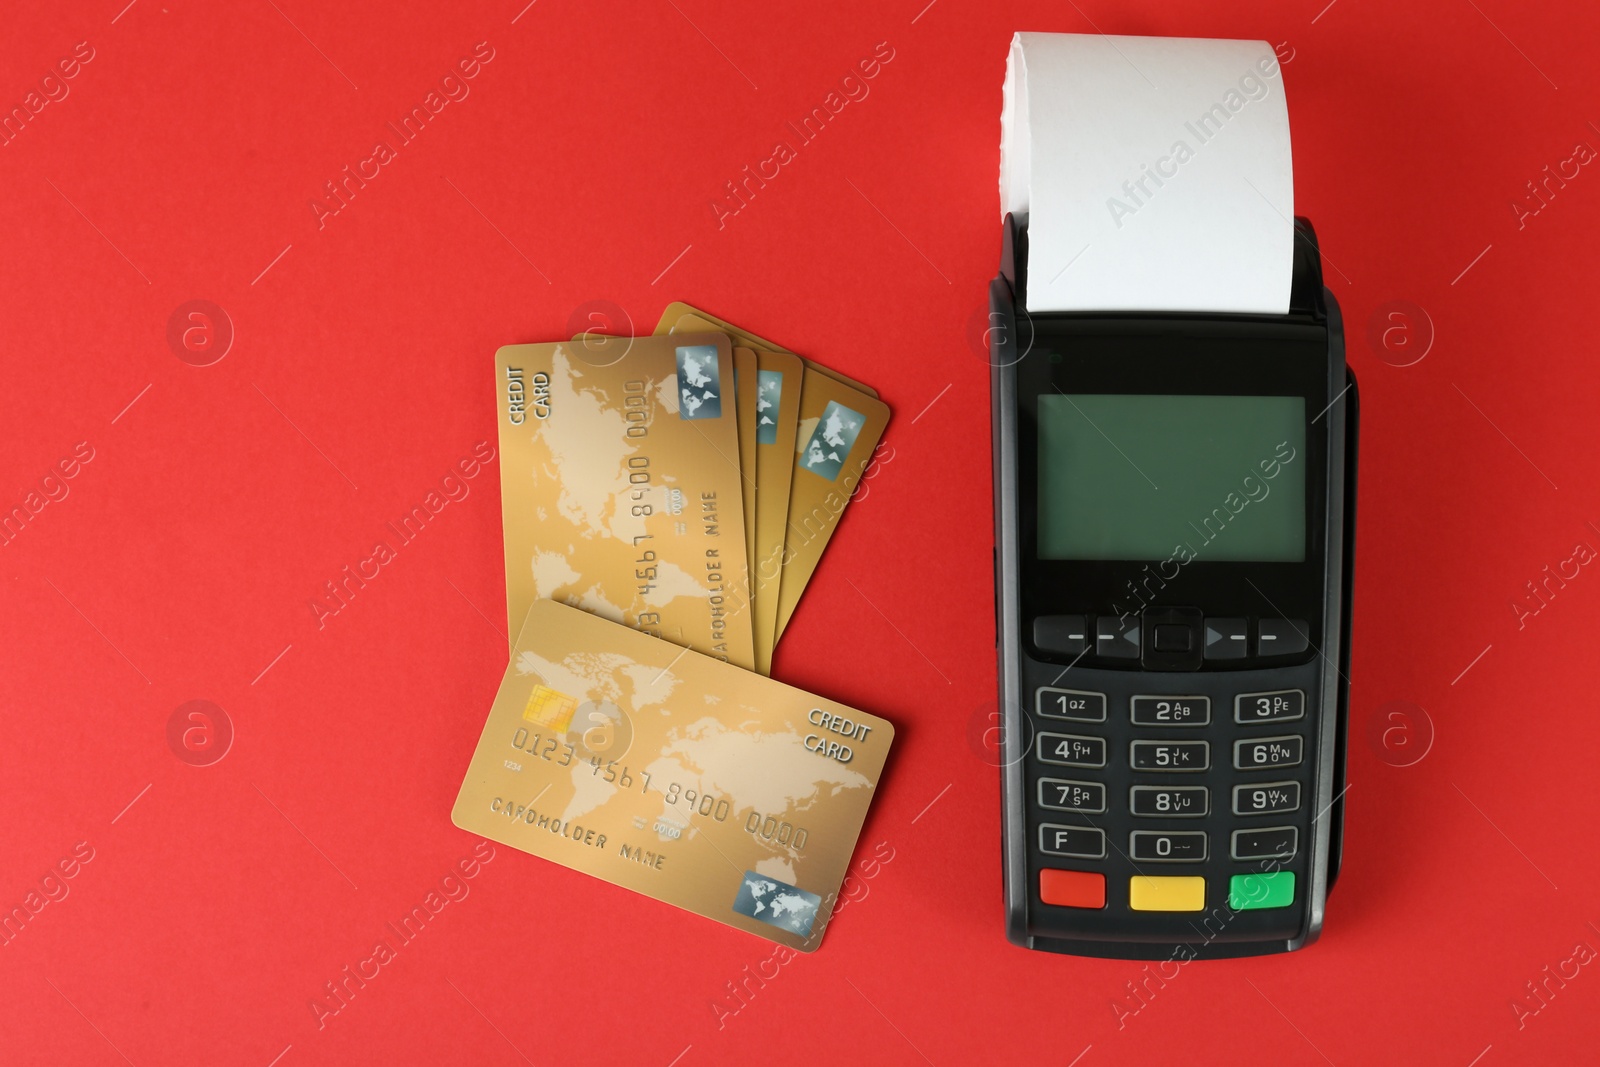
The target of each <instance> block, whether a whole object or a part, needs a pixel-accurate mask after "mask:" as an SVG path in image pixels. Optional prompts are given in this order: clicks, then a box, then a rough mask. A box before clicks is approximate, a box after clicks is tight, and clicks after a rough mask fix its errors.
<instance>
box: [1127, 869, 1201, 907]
mask: <svg viewBox="0 0 1600 1067" xmlns="http://www.w3.org/2000/svg"><path fill="white" fill-rule="evenodd" d="M1128 907H1130V908H1132V909H1133V910H1134V911H1204V910H1205V907H1206V880H1205V879H1204V878H1170V877H1169V878H1150V877H1146V876H1145V875H1142V874H1136V875H1134V876H1133V877H1132V878H1130V879H1128Z"/></svg>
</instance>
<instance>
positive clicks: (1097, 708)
mask: <svg viewBox="0 0 1600 1067" xmlns="http://www.w3.org/2000/svg"><path fill="white" fill-rule="evenodd" d="M1035 699H1036V700H1037V701H1038V704H1037V705H1036V706H1037V708H1038V710H1039V714H1040V715H1048V716H1050V717H1051V718H1053V719H1076V720H1078V721H1079V722H1105V721H1106V695H1105V694H1104V693H1086V692H1083V691H1081V690H1078V689H1055V688H1053V687H1051V686H1048V685H1046V686H1041V687H1040V688H1039V691H1038V693H1037V694H1036V695H1035Z"/></svg>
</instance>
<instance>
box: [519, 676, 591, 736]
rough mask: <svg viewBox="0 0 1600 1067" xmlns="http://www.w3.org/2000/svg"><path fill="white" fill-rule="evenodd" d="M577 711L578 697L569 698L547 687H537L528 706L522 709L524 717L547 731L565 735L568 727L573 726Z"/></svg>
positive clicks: (529, 696) (531, 694) (529, 699)
mask: <svg viewBox="0 0 1600 1067" xmlns="http://www.w3.org/2000/svg"><path fill="white" fill-rule="evenodd" d="M577 710H578V700H577V698H576V697H569V696H567V694H565V693H562V692H558V691H557V690H554V689H551V688H550V687H549V686H547V685H536V686H534V687H533V692H532V693H530V694H529V695H528V706H527V707H525V708H523V709H522V717H523V718H524V719H526V720H528V721H529V722H531V723H537V724H538V725H540V726H542V727H544V728H545V729H546V730H550V731H552V732H554V733H558V734H564V733H566V732H567V727H569V726H571V725H572V716H573V714H574V713H575V712H576V711H577Z"/></svg>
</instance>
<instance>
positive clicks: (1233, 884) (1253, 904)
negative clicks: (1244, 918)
mask: <svg viewBox="0 0 1600 1067" xmlns="http://www.w3.org/2000/svg"><path fill="white" fill-rule="evenodd" d="M1293 903H1294V872H1293V871H1272V872H1270V873H1263V874H1236V875H1234V876H1233V878H1231V879H1230V880H1229V882H1228V907H1230V908H1232V909H1233V910H1234V911H1251V910H1253V909H1256V908H1287V907H1288V906H1289V905H1290V904H1293Z"/></svg>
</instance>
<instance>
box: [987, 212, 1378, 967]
mask: <svg viewBox="0 0 1600 1067" xmlns="http://www.w3.org/2000/svg"><path fill="white" fill-rule="evenodd" d="M1026 265H1027V227H1026V222H1025V221H1023V222H1021V223H1019V222H1018V221H1016V220H1014V219H1013V218H1012V217H1010V216H1007V218H1006V220H1005V234H1004V247H1003V250H1002V254H1001V266H1000V274H999V276H997V277H996V278H995V279H994V281H993V282H992V283H991V284H990V289H989V292H990V320H989V324H990V329H989V340H990V362H991V365H992V378H991V399H992V404H993V434H994V437H993V457H994V500H995V546H996V550H995V595H996V603H997V633H996V644H997V648H998V654H999V698H1000V713H1001V715H1002V717H1003V718H1002V726H1003V729H1002V734H1001V745H1000V759H1001V787H1002V788H1001V818H1002V824H1003V826H1002V828H1003V836H1002V840H1003V862H1004V875H1005V895H1006V935H1007V937H1008V938H1009V939H1010V940H1011V941H1012V942H1013V943H1015V944H1017V945H1021V946H1023V947H1026V948H1033V949H1043V950H1048V951H1054V952H1065V953H1071V954H1074V955H1082V956H1098V957H1109V958H1123V959H1168V958H1175V959H1197V958H1200V959H1203V958H1226V957H1236V956H1252V955H1265V954H1270V953H1277V952H1290V951H1294V950H1296V949H1299V948H1303V947H1305V946H1306V945H1308V944H1310V943H1311V942H1313V941H1315V940H1316V938H1317V937H1318V935H1319V934H1320V932H1321V930H1322V923H1323V914H1324V909H1325V906H1326V900H1327V894H1328V891H1329V889H1330V888H1331V887H1332V885H1333V882H1334V880H1335V879H1336V878H1337V876H1338V871H1339V860H1340V850H1341V847H1342V838H1343V813H1344V806H1343V794H1344V788H1345V784H1344V766H1345V734H1346V720H1347V717H1348V702H1349V681H1348V678H1349V649H1350V602H1351V590H1352V577H1353V566H1352V564H1353V552H1354V545H1355V538H1354V532H1355V500H1356V496H1355V487H1356V478H1355V474H1356V435H1357V422H1358V405H1357V393H1356V388H1355V378H1354V376H1353V375H1352V374H1351V372H1350V370H1349V368H1348V366H1347V365H1346V363H1345V351H1344V331H1343V325H1342V321H1341V319H1340V314H1339V308H1338V304H1337V303H1336V301H1335V300H1334V298H1333V295H1332V294H1331V293H1329V292H1328V291H1327V290H1326V289H1325V288H1324V287H1323V284H1322V270H1321V259H1320V255H1319V253H1318V251H1317V245H1316V237H1315V234H1314V232H1313V231H1312V228H1311V225H1310V223H1309V222H1307V221H1306V220H1305V219H1296V220H1295V254H1294V278H1293V283H1292V288H1291V297H1290V311H1289V313H1288V314H1287V315H1231V314H1230V315H1205V314H1193V313H1161V314H1155V313H1150V314H1146V313H1140V314H1128V313H1099V312H1094V313H1089V312H1082V313H1077V312H1075V313H1058V312H1050V313H1030V312H1028V311H1027V310H1026V298H1027V266H1026ZM1047 353H1049V354H1048V355H1047ZM1063 353H1065V355H1063ZM1080 353H1082V354H1081V355H1080ZM1046 359H1048V360H1050V361H1051V362H1052V363H1056V364H1065V369H1063V370H1061V371H1060V372H1057V371H1047V370H1045V369H1044V368H1043V366H1042V364H1040V363H1038V362H1035V363H1031V364H1030V363H1026V361H1028V360H1035V361H1038V360H1046ZM1074 367H1081V368H1082V370H1081V372H1080V371H1078V370H1076V369H1073V368H1074ZM1119 367H1120V369H1119ZM1211 368H1215V373H1216V375H1217V376H1218V377H1219V378H1220V379H1223V380H1222V381H1219V382H1208V381H1207V380H1206V379H1205V377H1204V376H1206V375H1207V374H1209V373H1211ZM1058 373H1059V374H1069V375H1070V377H1069V378H1068V380H1069V381H1071V382H1073V383H1074V386H1075V387H1077V388H1078V391H1081V392H1169V393H1185V392H1195V393H1206V392H1211V393H1230V392H1244V393H1260V394H1263V395H1273V394H1283V393H1286V392H1287V393H1290V394H1293V393H1299V394H1300V395H1304V396H1305V397H1306V398H1307V401H1308V404H1309V403H1315V404H1316V407H1308V415H1309V414H1310V413H1311V412H1313V411H1316V410H1317V409H1318V408H1323V407H1324V403H1325V404H1326V407H1325V408H1324V410H1322V412H1321V414H1320V415H1318V416H1316V417H1315V418H1314V419H1311V420H1310V422H1309V424H1308V427H1307V441H1306V451H1307V459H1306V462H1308V463H1309V464H1311V465H1312V466H1311V468H1310V469H1309V470H1308V477H1307V479H1306V489H1307V502H1306V517H1307V552H1306V559H1305V562H1304V563H1302V564H1238V563H1231V564H1229V563H1205V562H1195V563H1190V564H1189V565H1188V567H1187V568H1185V570H1184V573H1183V574H1182V575H1181V576H1180V577H1179V578H1178V579H1177V580H1175V581H1173V582H1172V583H1170V584H1169V585H1166V586H1164V587H1163V588H1161V590H1160V592H1159V593H1158V594H1157V595H1156V597H1155V599H1154V601H1153V602H1151V603H1148V604H1144V605H1143V610H1144V612H1145V613H1146V616H1147V619H1148V618H1149V617H1150V616H1151V615H1152V614H1153V613H1155V612H1158V611H1161V610H1164V609H1174V608H1184V609H1190V610H1192V609H1193V608H1196V607H1198V608H1200V609H1203V611H1204V613H1205V614H1206V615H1207V616H1247V617H1250V618H1252V619H1254V618H1266V617H1289V618H1297V619H1303V620H1305V621H1306V622H1307V623H1308V629H1309V631H1310V634H1309V637H1310V642H1311V648H1310V649H1309V650H1307V651H1306V652H1305V653H1303V654H1301V655H1299V656H1288V657H1274V658H1271V659H1252V660H1251V661H1249V662H1247V663H1243V664H1230V663H1212V662H1209V661H1207V662H1206V663H1205V664H1204V665H1203V666H1202V667H1201V668H1200V669H1199V670H1190V671H1160V670H1146V669H1142V668H1141V666H1140V663H1139V662H1138V661H1134V662H1132V663H1130V664H1128V665H1126V666H1124V665H1123V664H1121V663H1117V662H1113V661H1109V660H1105V659H1099V658H1096V657H1095V656H1093V655H1090V656H1085V657H1065V656H1060V655H1052V654H1050V653H1049V652H1041V651H1040V650H1039V649H1037V648H1036V647H1034V645H1033V642H1032V639H1031V637H1030V634H1029V631H1028V627H1029V624H1030V620H1031V619H1032V618H1033V617H1034V616H1036V615H1041V614H1071V613H1078V614H1088V615H1104V614H1106V613H1107V612H1108V611H1109V612H1112V613H1115V612H1116V611H1117V610H1118V609H1119V608H1121V609H1122V610H1126V607H1127V605H1126V604H1125V603H1122V604H1118V603H1115V602H1114V601H1113V599H1112V592H1113V590H1114V589H1121V588H1123V587H1124V586H1125V585H1126V583H1127V582H1128V581H1129V580H1130V579H1131V578H1136V577H1137V575H1138V573H1139V570H1140V568H1143V567H1146V565H1147V564H1148V563H1149V562H1150V561H1105V562H1097V563H1087V562H1077V563H1060V562H1055V561H1041V560H1039V559H1037V558H1035V556H1034V553H1033V537H1034V534H1033V524H1034V521H1035V517H1034V502H1033V501H1034V494H1035V485H1036V482H1035V481H1034V480H1033V479H1034V478H1035V470H1034V454H1033V453H1034V448H1035V444H1034V435H1035V434H1036V432H1037V431H1036V426H1035V425H1034V422H1033V417H1032V412H1033V395H1034V394H1035V393H1036V392H1038V391H1039V390H1040V389H1041V388H1042V384H1041V383H1043V382H1045V381H1046V380H1047V379H1049V380H1051V381H1057V378H1053V377H1051V376H1052V375H1057V374H1058ZM1119 375H1123V376H1125V377H1126V381H1127V382H1128V383H1130V384H1128V385H1126V386H1124V385H1119V384H1117V383H1118V379H1119ZM1229 375H1232V376H1233V378H1234V379H1235V381H1233V382H1229V381H1227V380H1226V379H1227V378H1228V376H1229ZM1272 378H1275V379H1276V384H1274V382H1273V381H1262V380H1258V379H1272ZM1152 381H1159V382H1160V383H1161V384H1159V385H1156V384H1152ZM1085 382H1087V383H1088V384H1087V385H1085V384H1084V383H1085ZM1056 387H1057V388H1059V387H1060V386H1059V383H1058V384H1057V386H1056ZM1063 391H1066V390H1063ZM1145 573H1146V574H1148V571H1147V570H1146V571H1145ZM1244 579H1249V580H1244ZM1145 588H1147V589H1148V588H1151V587H1150V586H1149V585H1146V587H1145ZM1146 665H1148V664H1146ZM1040 686H1056V687H1062V688H1067V689H1076V690H1085V691H1090V692H1097V693H1105V694H1106V695H1107V703H1108V708H1109V711H1108V715H1107V721H1106V722H1105V723H1102V724H1083V725H1078V724H1073V723H1070V722H1063V721H1061V720H1059V719H1056V718H1048V717H1044V716H1041V715H1040V714H1039V713H1038V708H1037V706H1036V703H1035V693H1036V691H1037V689H1038V688H1039V687H1040ZM1284 689H1299V690H1302V691H1303V692H1304V693H1305V694H1306V714H1305V716H1304V718H1302V719H1300V720H1298V721H1295V722H1293V723H1288V724H1284V726H1283V727H1282V728H1271V727H1265V726H1264V725H1262V724H1251V725H1239V724H1236V723H1235V722H1234V698H1235V697H1236V696H1237V695H1239V694H1241V693H1255V692H1266V691H1272V690H1284ZM1135 694H1153V695H1165V694H1171V695H1178V694H1183V695H1204V696H1209V697H1211V704H1212V709H1211V723H1210V725H1208V726H1206V727H1203V728H1196V727H1165V728H1150V727H1137V728H1136V727H1134V726H1132V724H1131V723H1130V721H1129V718H1128V712H1127V708H1128V700H1129V698H1130V697H1131V696H1132V695H1135ZM1041 730H1044V731H1049V732H1054V733H1067V734H1073V733H1078V734H1086V735H1093V736H1102V737H1105V738H1107V748H1108V755H1109V759H1108V765H1107V767H1106V768H1105V769H1104V770H1101V771H1074V770H1070V769H1065V768H1061V767H1056V766H1051V765H1048V764H1045V763H1042V762H1040V761H1039V759H1038V752H1037V750H1036V748H1035V746H1034V739H1035V737H1036V735H1037V734H1038V733H1039V732H1040V731H1041ZM1285 735H1294V736H1298V737H1300V738H1301V739H1302V742H1303V744H1304V749H1305V758H1304V760H1303V761H1302V762H1301V764H1300V765H1299V766H1298V767H1296V768H1293V769H1291V770H1288V771H1284V772H1262V771H1235V770H1234V769H1233V767H1232V757H1233V748H1234V743H1235V742H1236V741H1239V740H1251V739H1259V738H1262V737H1269V736H1271V737H1276V736H1285ZM1135 738H1137V739H1141V740H1199V739H1203V740H1208V741H1210V747H1211V767H1210V768H1209V769H1208V770H1207V771H1206V772H1205V773H1203V774H1198V775H1166V776H1163V777H1153V776H1151V775H1149V774H1147V773H1141V772H1135V771H1133V770H1132V769H1131V768H1130V766H1129V756H1128V748H1129V742H1130V741H1131V740H1133V739H1135ZM1041 776H1048V777H1056V778H1067V779H1074V778H1082V779H1086V780H1093V781H1098V782H1104V783H1105V784H1106V791H1107V794H1108V798H1109V799H1108V811H1107V812H1106V813H1105V814H1101V815H1095V816H1087V817H1078V816H1062V815H1061V814H1060V813H1056V812H1050V811H1047V810H1045V809H1043V808H1041V807H1040V805H1039V803H1038V799H1039V798H1038V797H1037V796H1035V795H1034V794H1035V791H1036V782H1037V780H1038V779H1039V778H1040V777H1041ZM1280 779H1281V780H1293V781H1296V782H1299V783H1300V784H1301V788H1302V791H1303V795H1302V802H1301V804H1300V809H1299V811H1298V812H1297V813H1296V814H1294V815H1292V816H1287V817H1282V818H1274V819H1271V820H1268V822H1265V823H1264V822H1263V821H1262V819H1261V817H1259V816H1257V817H1254V818H1253V819H1251V818H1239V817H1235V816H1233V815H1232V814H1231V811H1230V810H1229V806H1230V794H1231V789H1232V786H1233V785H1234V784H1239V783H1254V782H1267V781H1276V780H1280ZM1134 784H1139V785H1153V784H1158V785H1174V786H1176V785H1198V784H1204V785H1207V786H1208V787H1209V788H1210V794H1211V812H1212V815H1211V816H1208V817H1206V818H1204V819H1199V820H1194V821H1193V822H1190V823H1184V822H1180V821H1178V820H1167V821H1162V820H1151V819H1147V818H1137V817H1134V816H1132V815H1131V813H1130V812H1129V810H1128V791H1129V787H1130V786H1132V785H1134ZM1043 822H1049V823H1052V824H1062V823H1065V824H1068V825H1084V826H1093V827H1098V828H1101V829H1103V830H1104V831H1105V833H1106V838H1107V845H1108V847H1107V855H1106V858H1105V859H1104V860H1100V861H1095V860H1084V861H1073V860H1066V861H1063V860H1060V859H1057V858H1054V857H1049V856H1045V855H1043V854H1042V853H1041V852H1040V849H1039V844H1040V842H1039V826H1040V824H1041V823H1043ZM1268 824H1270V825H1280V824H1292V825H1296V826H1298V827H1299V828H1300V829H1299V842H1300V846H1299V848H1298V851H1297V853H1296V855H1295V857H1294V858H1293V859H1292V860H1290V861H1287V862H1284V863H1278V862H1276V861H1273V862H1272V864H1271V865H1270V868H1269V866H1268V865H1266V864H1262V863H1246V862H1240V861H1234V860H1231V858H1230V857H1229V848H1228V844H1229V835H1230V834H1231V832H1232V831H1233V830H1235V829H1241V828H1245V829H1248V828H1253V827H1260V826H1263V825H1268ZM1202 828H1203V829H1206V830H1207V831H1208V832H1209V834H1210V837H1211V843H1210V853H1209V855H1208V856H1207V859H1206V860H1205V861H1204V862H1203V863H1189V864H1182V865H1179V864H1164V865H1158V864H1154V863H1148V862H1144V863H1134V862H1133V861H1132V860H1131V859H1130V858H1129V856H1128V854H1127V852H1126V849H1127V847H1128V835H1129V833H1130V832H1131V831H1133V830H1183V829H1202ZM1041 867H1057V868H1065V869H1078V870H1086V871H1101V872H1103V873H1105V874H1106V880H1107V901H1106V907H1105V908H1103V909H1080V908H1062V907H1054V906H1050V905H1045V904H1043V903H1042V902H1041V900H1040V898H1039V892H1038V883H1039V874H1038V872H1039V870H1040V868H1041ZM1266 869H1274V870H1278V869H1286V870H1293V871H1295V872H1296V884H1297V890H1296V900H1295V902H1294V905H1293V906H1292V907H1285V908H1272V909H1252V910H1244V911H1239V912H1234V911H1232V910H1231V909H1230V908H1229V907H1228V903H1227V895H1226V891H1225V888H1224V887H1226V886H1227V885H1228V882H1229V878H1230V876H1231V875H1234V874H1244V873H1249V872H1251V871H1254V870H1266ZM1133 874H1141V875H1196V874H1203V875H1204V876H1205V877H1206V880H1207V898H1206V903H1205V909H1204V910H1203V911H1200V912H1171V913H1169V912H1148V911H1138V912H1136V911H1132V910H1131V909H1130V908H1129V906H1128V890H1127V888H1126V887H1127V883H1128V879H1129V876H1130V875H1133Z"/></svg>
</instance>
